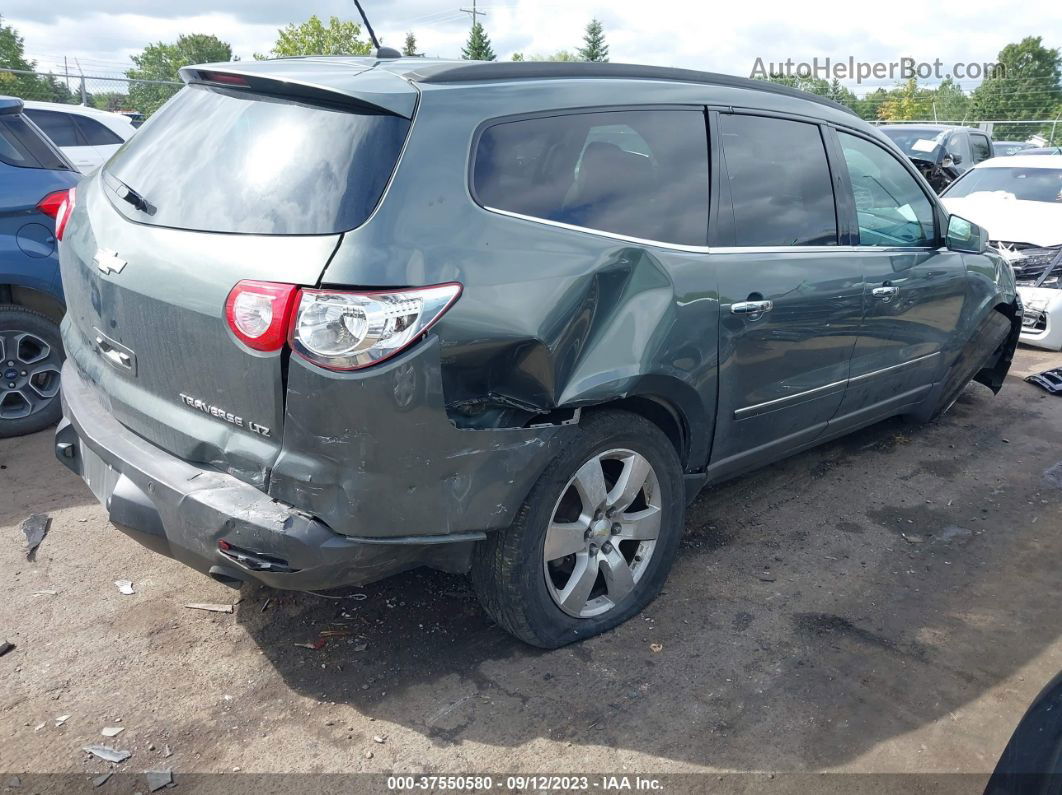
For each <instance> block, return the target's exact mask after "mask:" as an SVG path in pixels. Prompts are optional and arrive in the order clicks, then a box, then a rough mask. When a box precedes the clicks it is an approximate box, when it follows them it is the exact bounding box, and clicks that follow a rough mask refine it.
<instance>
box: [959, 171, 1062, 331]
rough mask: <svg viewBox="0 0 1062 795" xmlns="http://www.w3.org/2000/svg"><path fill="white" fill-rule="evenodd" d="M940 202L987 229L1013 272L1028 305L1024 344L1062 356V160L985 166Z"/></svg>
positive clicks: (962, 180) (961, 178)
mask: <svg viewBox="0 0 1062 795" xmlns="http://www.w3.org/2000/svg"><path fill="white" fill-rule="evenodd" d="M941 199H942V200H943V202H944V206H945V207H947V208H948V210H949V211H950V212H953V213H955V214H956V215H960V216H962V217H963V218H966V219H969V220H971V221H973V222H974V223H976V224H979V225H980V226H983V227H984V228H985V229H987V230H988V237H989V239H990V241H991V245H992V246H993V247H995V248H996V249H998V250H999V253H1000V254H1001V255H1002V256H1003V258H1004V259H1005V260H1007V261H1008V262H1009V263H1010V264H1011V266H1012V267H1013V268H1014V275H1015V277H1016V279H1017V282H1018V294H1019V295H1020V296H1021V300H1022V303H1023V304H1024V305H1025V317H1024V319H1023V325H1022V332H1021V341H1022V342H1025V343H1028V344H1029V345H1035V346H1036V347H1038V348H1048V349H1049V350H1053V351H1058V350H1062V155H1042V156H1031V155H1029V156H1026V155H1020V154H1018V155H1011V156H1009V157H996V158H993V159H991V160H986V161H985V162H983V163H978V164H977V165H976V166H974V167H973V168H971V169H970V170H969V171H967V172H966V173H965V174H963V175H962V176H961V177H960V178H959V179H957V180H955V182H953V183H952V184H951V185H950V186H949V187H948V189H947V190H945V191H944V192H943V193H942V194H941Z"/></svg>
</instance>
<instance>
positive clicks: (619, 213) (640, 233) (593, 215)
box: [472, 110, 708, 246]
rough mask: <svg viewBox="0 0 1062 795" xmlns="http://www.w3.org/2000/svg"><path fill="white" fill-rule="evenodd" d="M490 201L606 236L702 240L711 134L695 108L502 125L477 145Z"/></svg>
mask: <svg viewBox="0 0 1062 795" xmlns="http://www.w3.org/2000/svg"><path fill="white" fill-rule="evenodd" d="M472 181H473V188H474V192H475V196H476V199H477V200H478V201H479V202H480V203H481V204H483V205H484V206H485V207H487V208H489V209H494V210H505V211H508V212H514V213H519V214H520V215H527V216H531V217H533V218H542V219H545V220H548V221H557V222H559V223H565V224H572V225H573V226H581V227H586V228H588V229H597V230H601V231H604V232H612V233H614V234H620V235H625V236H628V237H636V238H641V239H644V240H657V241H660V242H663V243H675V244H680V245H692V246H703V245H705V243H706V242H707V239H708V133H707V129H706V126H705V119H704V114H703V113H701V112H700V111H694V110H631V111H615V112H611V111H610V112H602V113H576V114H570V115H563V116H550V117H545V118H536V119H524V120H520V121H513V122H502V123H500V124H495V125H494V126H492V127H488V128H487V129H486V130H485V131H484V132H483V134H482V135H481V136H480V138H479V143H478V144H477V146H476V152H475V161H474V167H473V176H472Z"/></svg>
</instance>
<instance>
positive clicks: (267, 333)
mask: <svg viewBox="0 0 1062 795" xmlns="http://www.w3.org/2000/svg"><path fill="white" fill-rule="evenodd" d="M296 289H297V288H296V287H295V285H294V284H277V283H276V282H256V281H242V282H240V283H238V284H237V285H236V286H235V287H233V288H232V291H231V292H230V293H229V297H228V298H227V299H226V301H225V320H227V321H228V324H229V328H230V329H232V333H233V334H235V335H236V337H237V339H239V340H240V341H241V342H242V343H243V344H244V345H246V346H247V347H248V348H254V349H255V350H256V351H278V350H280V349H281V348H283V347H284V342H285V341H286V340H287V336H288V324H289V321H290V320H291V310H292V308H293V307H294V306H295V294H296Z"/></svg>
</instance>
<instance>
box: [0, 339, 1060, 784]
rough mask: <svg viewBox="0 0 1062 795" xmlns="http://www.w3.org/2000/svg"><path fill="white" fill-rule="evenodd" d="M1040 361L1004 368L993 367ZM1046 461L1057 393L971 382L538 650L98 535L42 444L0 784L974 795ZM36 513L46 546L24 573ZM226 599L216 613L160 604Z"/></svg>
mask: <svg viewBox="0 0 1062 795" xmlns="http://www.w3.org/2000/svg"><path fill="white" fill-rule="evenodd" d="M1060 364H1062V356H1059V355H1047V354H1043V353H1035V352H1032V351H1029V350H1023V351H1021V352H1020V353H1019V358H1018V361H1017V362H1016V367H1015V372H1016V373H1018V374H1019V375H1020V374H1024V373H1026V372H1034V371H1039V370H1042V369H1044V368H1046V367H1049V366H1058V365H1060ZM1060 462H1062V398H1059V397H1053V396H1049V395H1047V393H1045V392H1043V391H1041V390H1039V389H1037V388H1036V387H1033V386H1031V385H1029V384H1026V383H1023V382H1022V381H1021V380H1020V379H1019V378H1017V377H1011V378H1010V379H1008V383H1007V384H1006V386H1005V387H1004V390H1003V391H1002V393H1001V394H1000V395H999V396H998V397H996V398H993V397H992V395H991V393H990V392H988V390H986V389H984V388H982V387H979V386H975V387H971V388H970V389H968V390H967V392H966V393H964V395H963V397H962V398H961V399H960V401H959V402H958V403H957V404H956V405H955V407H954V408H953V409H952V411H951V412H950V413H949V414H948V415H947V416H946V417H945V418H944V419H943V420H941V421H939V422H937V423H935V424H932V425H929V426H925V427H915V426H909V425H905V424H904V423H902V422H901V421H899V420H895V421H889V422H885V423H882V424H880V425H877V426H875V427H873V428H870V429H867V430H865V431H862V432H860V433H858V434H856V435H854V436H851V437H849V438H846V439H843V440H841V441H839V442H836V443H832V444H828V445H826V446H824V447H821V448H818V449H816V450H813V451H811V452H808V453H805V454H802V455H799V456H797V457H794V458H792V459H789V460H787V461H785V462H782V463H780V464H777V465H775V466H772V467H770V468H768V469H765V470H762V471H760V472H758V473H755V474H753V475H750V476H747V477H744V478H741V479H739V480H736V481H733V482H731V483H728V484H725V485H722V486H720V487H717V488H713V489H711V490H710V491H708V492H707V493H705V494H703V495H702V496H701V497H700V498H699V499H698V500H697V502H696V503H695V504H694V505H693V506H692V507H691V509H690V512H689V519H688V524H687V530H686V538H685V542H684V550H683V553H682V555H681V557H680V559H679V561H678V563H677V565H676V567H675V570H674V572H673V573H672V576H671V579H670V581H669V582H668V585H667V587H666V591H665V593H664V594H663V595H662V596H661V597H660V598H659V599H658V600H657V601H656V602H654V603H653V604H652V605H651V606H650V607H649V608H648V609H647V610H646V611H645V612H644V614H642V615H641V616H639V617H637V618H635V619H633V620H632V621H630V622H629V623H628V624H626V625H625V626H623V627H621V628H619V629H617V630H615V631H613V632H611V633H609V634H607V635H605V636H602V637H598V638H594V639H592V640H589V641H586V642H584V643H581V644H578V645H574V646H570V647H568V648H565V649H561V650H559V651H553V652H545V651H541V650H536V649H531V648H529V647H527V646H524V645H521V644H520V643H519V642H517V641H514V640H512V639H511V638H510V637H509V636H507V635H506V634H504V633H503V632H502V631H501V630H499V629H498V628H497V627H495V626H493V625H492V624H491V623H490V622H489V621H488V620H487V619H486V617H485V616H484V614H483V613H482V612H481V611H480V609H479V607H478V606H477V604H476V601H475V599H474V597H473V595H472V593H471V592H470V590H469V587H468V585H467V584H466V582H465V580H464V579H463V578H461V577H454V576H447V575H442V574H435V573H431V572H426V571H418V572H412V573H409V574H406V575H403V576H400V577H396V578H393V579H391V580H389V581H386V582H383V583H380V584H378V585H374V586H370V587H366V588H364V589H357V590H352V591H350V592H349V594H348V595H346V596H345V597H343V598H331V599H330V598H325V597H322V596H318V595H312V594H291V593H283V592H278V591H270V590H267V589H264V588H259V589H253V590H248V589H244V591H243V592H241V593H239V594H237V592H235V591H232V590H229V589H227V588H225V587H223V586H221V585H218V584H216V583H214V582H212V581H211V580H209V579H208V578H207V577H205V576H203V575H201V574H197V573H195V572H193V571H191V570H189V569H186V568H184V567H183V566H181V565H180V564H178V563H175V562H173V561H171V560H168V559H166V558H163V557H160V556H158V555H155V554H153V553H150V552H148V551H147V550H145V549H143V548H141V547H140V546H138V545H137V544H136V543H135V542H133V541H132V540H130V539H128V538H127V537H125V536H124V535H122V534H121V533H119V532H118V531H117V530H115V529H113V528H112V527H111V526H110V525H109V524H108V522H107V520H106V517H105V513H104V510H103V509H102V508H101V507H100V506H98V505H97V504H96V502H95V500H94V499H93V497H92V496H91V495H90V493H89V491H88V489H87V488H86V487H85V486H84V485H83V484H82V483H81V481H80V480H78V479H77V478H76V477H75V476H74V475H72V474H70V473H69V472H68V471H66V470H65V469H64V468H63V467H62V466H61V465H60V464H59V463H57V462H56V461H55V460H54V458H53V456H52V452H51V435H50V433H41V434H37V435H35V436H32V437H28V438H23V439H15V440H10V439H9V440H2V441H0V571H3V572H4V579H5V584H4V590H3V594H4V597H3V600H2V602H0V642H2V641H3V640H4V639H7V640H8V641H10V642H12V643H14V644H15V646H16V648H15V649H14V650H13V651H12V652H10V653H9V654H7V655H5V656H3V657H0V683H2V685H0V774H2V775H0V779H4V778H7V777H8V776H9V775H10V774H14V773H18V774H22V775H25V774H32V773H76V774H79V775H83V776H84V780H85V781H86V782H87V781H89V779H90V777H91V776H94V775H97V774H100V773H103V772H105V771H107V770H109V769H112V768H114V767H116V766H112V765H110V764H108V763H106V762H103V761H101V760H99V759H95V758H93V757H91V756H89V755H88V754H87V753H85V752H84V751H82V747H83V746H86V745H89V744H104V745H110V746H113V747H116V748H121V749H125V750H128V751H130V752H132V757H131V758H130V759H129V760H128V761H126V762H124V763H122V764H121V765H120V766H117V769H121V770H123V771H127V772H131V773H132V772H140V771H144V770H149V769H158V768H168V769H172V771H173V775H174V777H175V779H176V780H177V781H178V782H180V780H181V776H182V775H188V774H192V773H217V772H231V771H234V770H236V769H239V770H240V771H242V772H245V773H246V772H257V773H269V772H304V773H347V772H357V771H375V772H403V773H408V772H418V771H432V772H449V773H473V772H484V771H493V772H537V773H546V772H576V771H578V772H626V773H632V772H651V773H676V772H691V771H713V772H715V771H733V770H752V771H775V772H791V771H856V772H878V773H887V772H911V771H922V772H938V773H950V772H965V773H972V774H980V775H982V776H983V775H986V774H987V773H988V772H990V771H991V769H992V768H993V766H994V764H995V762H996V759H997V757H998V755H999V753H1000V751H1001V750H1002V749H1003V747H1004V745H1005V744H1006V741H1007V739H1008V738H1009V736H1010V734H1011V732H1012V731H1013V729H1014V726H1015V724H1016V723H1017V721H1018V719H1019V718H1020V717H1021V715H1022V713H1023V712H1024V711H1025V709H1026V707H1027V706H1028V704H1029V702H1030V701H1031V700H1032V698H1033V697H1034V696H1035V695H1036V693H1037V692H1038V691H1039V690H1040V689H1041V687H1043V685H1044V684H1045V683H1046V682H1047V681H1048V680H1049V679H1050V678H1051V677H1052V676H1053V675H1054V674H1055V673H1057V672H1058V671H1059V669H1060V668H1062V639H1060V629H1062V622H1060V608H1059V605H1060V604H1062V577H1060V575H1059V561H1060V560H1062V467H1060V466H1059V465H1060ZM1052 467H1056V469H1055V471H1054V473H1053V474H1052V473H1048V475H1046V476H1045V472H1047V471H1048V470H1050V469H1051V468H1052ZM32 512H47V513H48V514H49V515H50V516H51V517H52V524H51V530H50V532H49V533H48V536H47V537H46V539H45V540H44V543H43V544H42V546H41V547H40V549H39V550H38V553H37V557H36V560H35V561H32V562H30V561H27V560H26V556H25V553H24V538H23V535H22V532H21V530H20V524H21V522H22V520H23V519H25V518H26V516H27V515H28V514H30V513H32ZM123 579H124V580H131V581H132V582H133V587H134V589H135V594H133V595H123V594H121V593H119V590H118V588H117V587H115V584H114V581H115V580H123ZM237 600H239V601H238V604H236V606H235V608H234V611H233V613H232V614H224V613H209V612H202V611H197V610H191V609H187V608H185V607H184V605H185V604H187V603H192V602H221V603H234V602H237ZM329 633H334V634H329ZM321 638H326V640H327V643H326V645H325V646H324V647H323V648H320V649H308V648H303V647H301V646H299V645H297V644H312V643H314V642H315V641H318V640H319V639H321ZM657 644H659V646H658V645H657ZM62 716H66V717H65V719H64V720H60V718H61V717H62ZM105 726H116V727H117V726H121V727H124V731H123V732H122V733H121V734H119V735H118V736H117V737H115V738H113V739H106V738H104V737H101V734H100V732H101V729H102V728H103V727H105ZM980 781H981V784H982V786H983V779H981V780H980ZM9 783H10V782H9ZM112 783H113V782H112ZM2 786H3V781H2V780H0V788H2ZM22 791H27V790H26V789H25V788H23V789H22ZM96 791H98V792H105V791H108V790H107V787H106V786H105V787H101V788H100V789H98V790H96ZM978 791H979V789H978Z"/></svg>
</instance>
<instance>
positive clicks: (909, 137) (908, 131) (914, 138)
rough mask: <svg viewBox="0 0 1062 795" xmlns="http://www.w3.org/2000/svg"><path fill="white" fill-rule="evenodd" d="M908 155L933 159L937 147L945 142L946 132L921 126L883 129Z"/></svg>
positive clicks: (918, 158)
mask: <svg viewBox="0 0 1062 795" xmlns="http://www.w3.org/2000/svg"><path fill="white" fill-rule="evenodd" d="M881 131H882V132H883V133H885V134H886V135H887V136H889V138H891V139H892V142H893V143H894V144H896V145H897V146H898V147H900V149H902V150H903V153H904V154H905V155H907V156H908V157H913V158H915V159H916V160H932V159H933V158H934V156H935V155H936V151H937V148H938V147H939V146H940V145H941V143H943V139H944V136H946V135H947V133H946V132H941V131H940V130H927V129H925V128H919V127H889V128H882V130H881Z"/></svg>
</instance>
